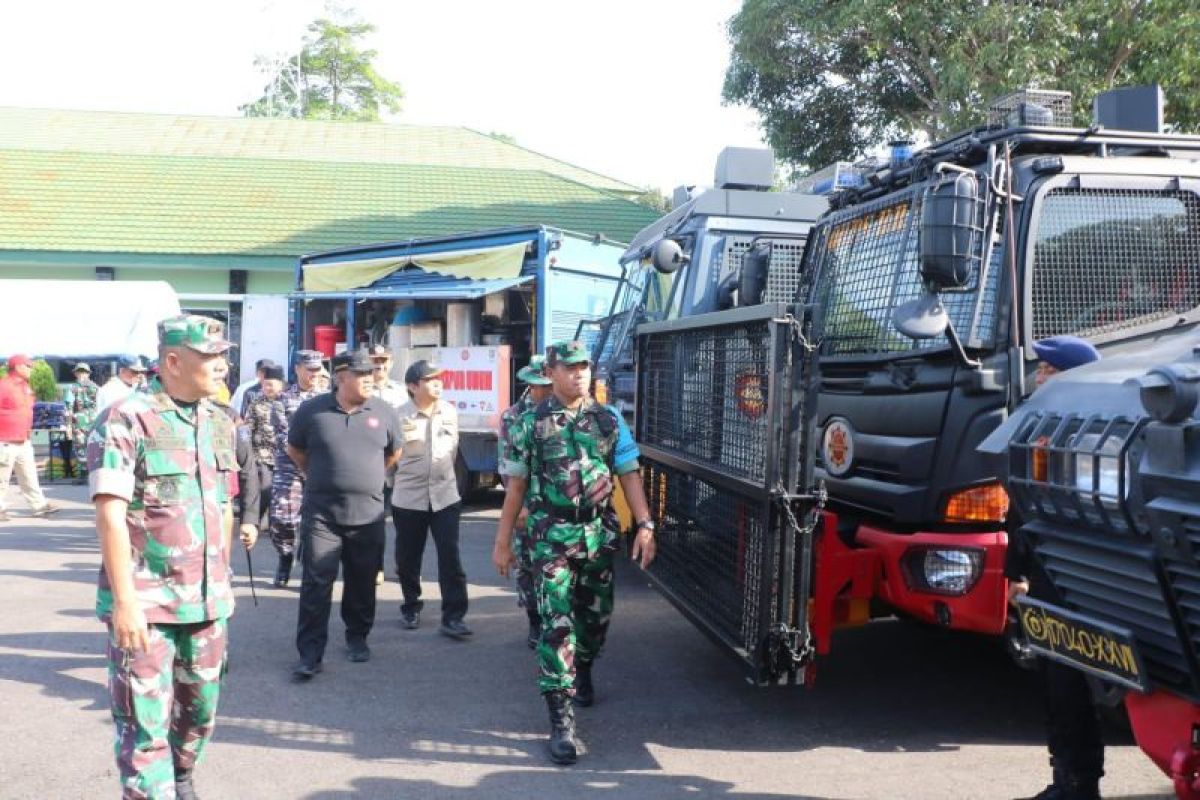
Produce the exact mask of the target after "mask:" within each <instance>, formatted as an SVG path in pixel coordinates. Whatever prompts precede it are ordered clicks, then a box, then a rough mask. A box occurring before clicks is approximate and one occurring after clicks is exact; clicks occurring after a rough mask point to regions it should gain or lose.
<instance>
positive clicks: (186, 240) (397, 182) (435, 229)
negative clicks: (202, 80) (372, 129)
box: [0, 149, 656, 256]
mask: <svg viewBox="0 0 1200 800" xmlns="http://www.w3.org/2000/svg"><path fill="white" fill-rule="evenodd" d="M655 218H656V214H655V213H654V212H653V211H652V210H651V209H649V208H646V207H645V206H642V205H639V204H637V203H634V202H632V201H629V200H626V199H624V198H623V197H618V196H616V195H613V194H610V193H608V192H604V191H600V190H597V189H595V188H592V187H591V186H587V185H584V184H581V183H578V182H575V181H571V180H566V179H564V178H562V177H559V176H556V175H550V174H547V173H545V172H538V171H532V170H513V169H487V168H466V167H450V166H440V165H438V166H434V165H415V164H377V163H374V164H363V163H352V162H317V161H285V160H281V159H266V158H217V157H195V156H172V157H168V156H161V155H158V156H155V155H117V154H111V153H92V152H50V151H42V150H11V149H10V150H2V149H0V251H2V250H9V251H13V250H24V251H38V250H44V251H60V252H80V251H95V252H113V253H161V254H197V255H212V254H222V255H225V254H241V255H262V256H294V255H299V254H301V253H305V252H313V251H318V250H325V249H329V248H333V247H340V246H346V245H355V244H364V243H368V242H378V241H392V240H396V239H404V238H408V237H424V236H437V235H443V234H451V233H457V232H462V231H469V230H474V229H480V228H496V227H502V226H509V225H535V224H544V225H550V226H554V227H560V228H566V229H569V230H575V231H579V232H582V233H589V234H595V233H602V234H604V235H606V236H607V237H609V238H610V239H616V240H619V241H629V240H630V239H631V238H633V236H634V234H636V233H637V231H638V230H640V229H641V228H643V227H644V226H646V225H648V224H649V223H650V222H652V221H653V220H654V219H655Z"/></svg>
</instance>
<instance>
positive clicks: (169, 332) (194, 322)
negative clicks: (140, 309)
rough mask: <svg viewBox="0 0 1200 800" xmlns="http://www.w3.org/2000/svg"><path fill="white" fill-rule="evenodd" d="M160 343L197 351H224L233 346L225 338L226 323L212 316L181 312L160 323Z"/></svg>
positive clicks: (209, 352)
mask: <svg viewBox="0 0 1200 800" xmlns="http://www.w3.org/2000/svg"><path fill="white" fill-rule="evenodd" d="M158 343H159V345H161V346H162V347H186V348H188V349H189V350H195V351H196V352H197V353H205V354H214V353H224V352H225V351H226V350H228V349H229V348H231V347H233V342H230V341H227V340H226V339H225V324H224V323H223V322H221V321H220V320H215V319H213V318H212V317H201V316H198V315H196V314H180V315H179V316H178V317H168V318H167V319H164V320H162V321H161V322H159V323H158Z"/></svg>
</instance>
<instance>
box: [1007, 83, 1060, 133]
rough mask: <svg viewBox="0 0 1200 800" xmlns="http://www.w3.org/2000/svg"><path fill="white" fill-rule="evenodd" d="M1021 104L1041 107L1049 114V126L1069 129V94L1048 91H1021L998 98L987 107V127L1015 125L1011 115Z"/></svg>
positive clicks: (1015, 121)
mask: <svg viewBox="0 0 1200 800" xmlns="http://www.w3.org/2000/svg"><path fill="white" fill-rule="evenodd" d="M1023 104H1033V105H1037V106H1041V107H1042V108H1044V109H1046V110H1047V111H1049V112H1050V118H1051V124H1052V125H1056V126H1058V127H1061V128H1069V127H1071V122H1072V119H1071V93H1070V92H1056V91H1052V90H1049V89H1022V90H1020V91H1017V92H1013V93H1012V94H1006V95H1004V96H1003V97H1001V98H998V99H996V100H994V101H992V103H991V104H990V105H989V106H988V110H987V121H988V124H989V125H1009V124H1016V123H1017V122H1018V121H1017V120H1014V119H1013V118H1012V117H1013V114H1014V112H1016V111H1017V110H1018V109H1019V108H1020V107H1021V105H1023Z"/></svg>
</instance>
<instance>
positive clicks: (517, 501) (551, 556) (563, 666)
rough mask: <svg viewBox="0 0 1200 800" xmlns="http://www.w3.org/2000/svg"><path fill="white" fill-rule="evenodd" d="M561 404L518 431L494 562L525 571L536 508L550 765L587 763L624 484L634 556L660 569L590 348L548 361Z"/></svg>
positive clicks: (542, 407)
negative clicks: (522, 541) (522, 557)
mask: <svg viewBox="0 0 1200 800" xmlns="http://www.w3.org/2000/svg"><path fill="white" fill-rule="evenodd" d="M546 364H547V367H548V369H549V375H550V379H551V381H552V382H553V392H554V393H553V395H552V396H551V397H550V398H549V399H547V400H545V401H543V402H541V403H539V404H538V405H537V406H536V407H534V408H532V409H530V410H528V411H526V412H525V413H523V414H522V415H521V416H520V417H519V418H518V420H517V421H516V423H514V425H513V426H512V427H511V428H510V433H509V436H508V445H507V447H506V452H505V454H504V458H503V459H502V460H501V462H500V472H501V474H502V475H506V476H507V477H508V486H507V489H506V492H505V497H504V507H503V509H502V511H501V513H500V523H499V525H498V527H497V531H496V543H495V546H494V547H493V549H492V561H493V563H495V565H496V568H497V569H498V570H499V572H500V574H501V575H504V576H507V575H508V572H509V570H510V569H511V568H512V566H513V565H514V563H515V558H514V556H513V552H512V532H513V527H514V525H515V524H516V521H517V518H518V516H519V515H520V512H521V509H522V508H523V507H525V506H528V508H529V517H528V520H527V522H526V536H527V542H528V547H529V550H530V557H531V560H532V562H533V572H534V576H535V592H536V594H537V600H538V613H539V614H540V616H541V623H542V630H541V638H540V641H539V642H538V647H537V660H538V669H539V675H538V688H539V689H540V690H541V692H542V695H543V696H544V697H545V698H546V705H547V707H548V709H549V711H550V725H551V730H550V742H549V752H550V758H551V759H552V760H553V761H555V762H556V763H559V764H572V763H574V762H575V760H576V758H577V757H578V742H577V741H576V737H575V714H574V709H573V708H572V702H571V701H572V698H574V699H575V701H576V702H577V703H578V704H579V705H584V706H587V705H591V704H592V702H593V701H594V697H595V695H594V690H593V688H592V662H593V661H594V660H595V658H596V656H598V655H599V653H600V648H601V646H602V645H603V644H604V638H605V635H606V634H607V631H608V620H609V616H610V615H611V614H612V606H613V596H612V588H613V585H612V579H613V572H612V567H613V554H614V553H615V552H616V549H617V536H618V534H619V532H620V531H619V527H620V523H619V522H618V520H617V514H616V512H615V511H614V510H613V508H612V506H611V502H610V501H611V498H612V493H613V488H614V481H613V478H614V476H616V477H617V479H618V480H620V482H621V488H622V489H624V491H625V496H626V498H628V500H629V506H630V508H631V509H632V511H633V514H634V519H636V520H637V523H636V525H637V535H636V538H635V539H634V542H633V546H632V548H631V551H630V553H631V555H632V557H633V558H634V559H637V560H638V561H639V563H640V564H641V566H642V567H643V568H645V567H648V566H649V565H650V562H651V561H653V560H654V554H655V542H654V523H653V521H651V519H650V510H649V507H648V505H647V503H646V496H645V493H644V492H643V491H642V484H641V478H640V476H639V474H638V461H637V456H636V449H634V450H633V451H632V453H633V456H632V458H631V457H630V455H631V452H630V450H629V447H630V446H631V445H632V440H631V439H630V440H628V442H627V444H623V439H624V437H623V436H622V434H621V421H620V420H621V417H620V414H618V413H617V412H616V411H615V410H614V409H612V408H609V407H608V406H603V405H600V404H599V403H597V402H595V401H594V400H592V399H591V397H589V396H588V390H589V388H590V386H591V378H592V376H591V364H590V356H589V354H588V351H587V349H586V348H585V347H584V345H583V344H582V343H581V342H559V343H557V344H554V345H551V346H550V348H549V349H547V351H546Z"/></svg>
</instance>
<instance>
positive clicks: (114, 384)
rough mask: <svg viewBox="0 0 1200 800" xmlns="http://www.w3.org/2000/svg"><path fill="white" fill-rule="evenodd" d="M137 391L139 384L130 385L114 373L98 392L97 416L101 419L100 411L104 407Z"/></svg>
mask: <svg viewBox="0 0 1200 800" xmlns="http://www.w3.org/2000/svg"><path fill="white" fill-rule="evenodd" d="M135 392H137V386H136V385H135V386H130V385H129V384H127V383H125V381H123V380H121V378H120V376H117V375H113V376H112V377H111V378H109V379H108V381H107V382H106V383H105V384H104V385H103V386H101V387H100V390H99V391H98V392H96V418H97V419H99V417H100V413H101V412H102V411H104V409H106V408H108V407H109V406H111V405H113V404H114V403H119V402H121V401H122V400H124V399H125V398H126V397H129V396H130V395H132V394H134V393H135Z"/></svg>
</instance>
